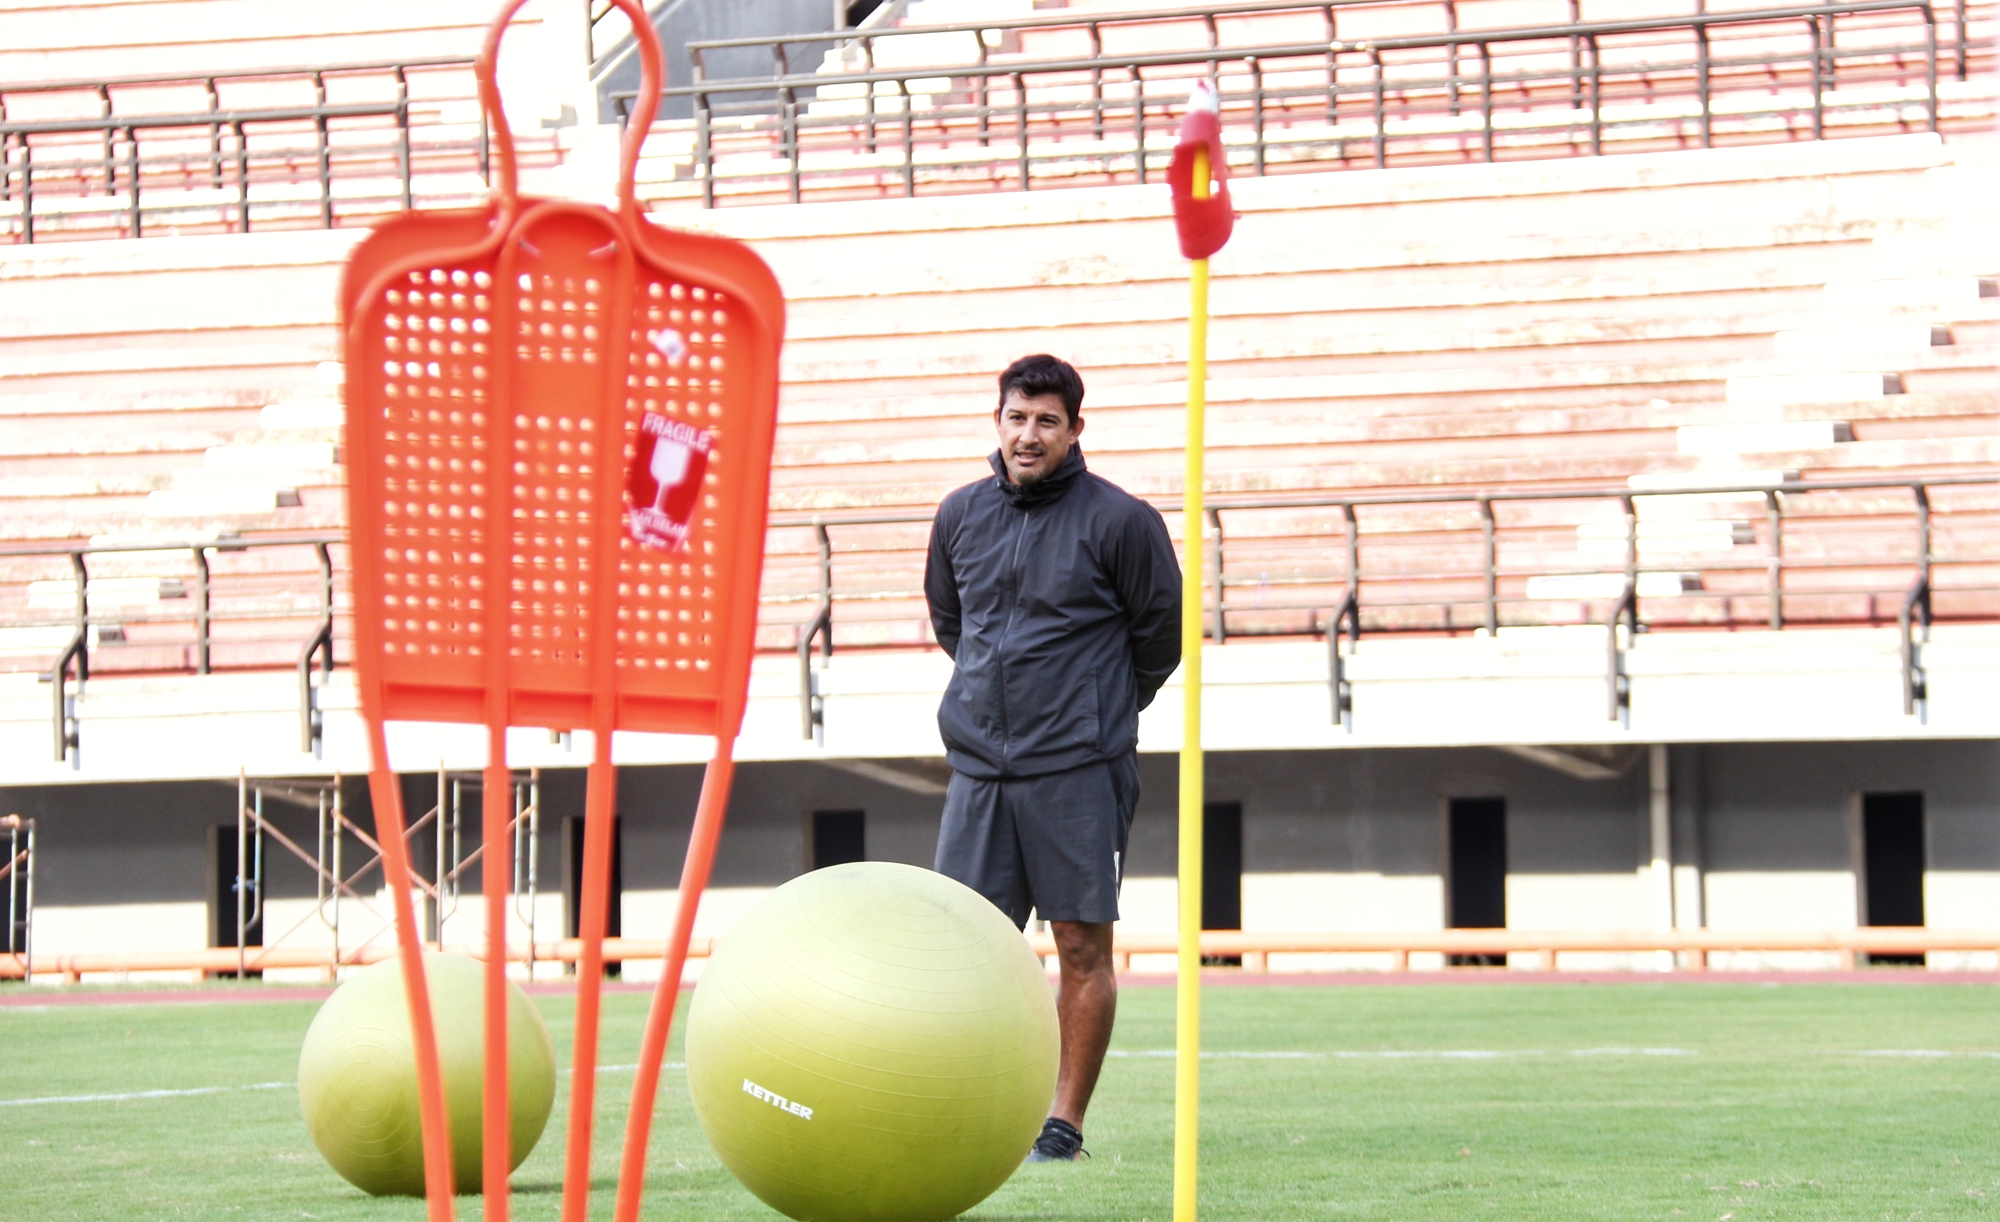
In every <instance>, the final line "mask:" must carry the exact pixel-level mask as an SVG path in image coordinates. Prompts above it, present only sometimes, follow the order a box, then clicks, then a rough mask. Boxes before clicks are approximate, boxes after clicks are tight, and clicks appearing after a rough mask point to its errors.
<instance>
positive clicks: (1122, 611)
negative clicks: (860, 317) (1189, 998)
mask: <svg viewBox="0 0 2000 1222" xmlns="http://www.w3.org/2000/svg"><path fill="white" fill-rule="evenodd" d="M1082 409H1083V379H1082V378H1081V377H1080V376H1078V374H1077V372H1076V370H1075V369H1074V368H1072V367H1071V366H1070V365H1069V364H1068V363H1066V362H1064V361H1060V360H1057V359H1056V358H1055V357H1052V356H1047V355H1037V356H1028V357H1022V358H1021V359H1020V360H1018V361H1015V362H1014V363H1013V364H1012V365H1009V366H1008V367H1007V371H1006V372H1005V373H1002V374H1001V375H1000V406H999V407H998V408H997V409H996V410H995V411H994V413H993V422H994V425H995V427H996V428H997V430H998V431H999V434H1000V448H999V449H998V450H997V451H995V452H994V453H993V454H992V455H991V456H990V457H989V458H988V460H987V461H988V462H989V463H990V464H991V466H992V468H993V477H992V478H991V479H984V480H981V481H979V482H978V483H976V484H968V485H966V486H965V487H963V488H960V489H958V490H957V491H955V492H953V493H952V494H951V495H949V496H947V497H945V499H944V503H943V504H941V505H939V506H938V514H937V521H936V522H935V524H933V526H932V527H931V545H930V559H929V563H928V564H927V565H926V568H925V572H924V593H925V596H926V598H927V599H928V600H929V602H930V612H931V623H932V625H933V626H934V627H935V628H936V629H937V638H938V644H940V645H942V646H943V647H944V651H945V652H946V653H947V654H950V655H951V658H952V661H953V662H955V663H956V664H957V669H956V670H955V672H954V673H953V675H952V678H951V684H950V686H949V687H947V688H946V689H945V695H944V703H943V704H942V705H941V706H940V707H939V709H938V729H939V730H940V731H941V732H942V734H943V736H944V745H945V755H946V758H947V759H948V760H950V762H951V767H952V777H951V783H950V786H949V787H948V789H947V790H946V795H945V802H944V822H943V826H942V828H941V829H940V831H939V835H938V851H937V868H938V871H939V872H940V873H943V874H947V875H949V876H951V877H952V878H955V879H957V880H959V881H960V882H962V883H964V884H966V885H967V886H969V887H971V888H972V889H973V890H975V891H978V892H979V893H980V894H982V895H984V896H986V898H988V899H990V900H992V901H993V903H994V904H995V905H997V906H998V907H999V908H1000V910H1001V911H1002V912H1005V913H1006V914H1007V915H1008V916H1009V917H1011V918H1012V919H1013V921H1014V923H1015V924H1016V925H1022V926H1025V925H1026V923H1027V920H1028V912H1029V910H1030V909H1033V910H1034V911H1036V912H1037V913H1039V914H1040V915H1041V917H1042V919H1044V920H1046V921H1048V922H1049V927H1050V930H1051V932H1052V933H1053V934H1054V935H1055V942H1056V951H1057V954H1058V956H1059V957H1060V959H1061V961H1062V985H1061V991H1060V993H1059V994H1058V995H1057V1000H1056V1014H1057V1017H1058V1019H1059V1020H1060V1023H1061V1027H1062V1064H1061V1068H1060V1070H1059V1071H1058V1073H1057V1077H1056V1098H1055V1107H1054V1108H1053V1110H1052V1112H1051V1114H1050V1116H1049V1118H1048V1121H1047V1122H1046V1123H1045V1124H1044V1125H1043V1126H1042V1132H1041V1136H1040V1137H1038V1138H1037V1139H1036V1141H1035V1148H1034V1151H1033V1153H1031V1154H1030V1155H1029V1160H1030V1161H1034V1162H1048V1161H1059V1160H1060V1161H1068V1160H1073V1159H1075V1158H1077V1157H1079V1156H1080V1155H1081V1154H1082V1153H1083V1114H1084V1110H1085V1109H1086V1108H1087V1107H1088V1106H1089V1104H1090V1095H1091V1091H1092V1090H1093V1089H1094V1088H1095V1087H1096V1085H1097V1074H1098V1070H1099V1069H1100V1068H1101V1067H1102V1066H1103V1064H1104V1050H1105V1047H1106V1046H1107V1045H1108V1044H1109V1043H1110V1042H1111V1024H1112V1020H1113V1018H1114V1016H1115V1014H1116V1012H1117V1008H1118V980H1117V977H1116V975H1115V974H1114V973H1113V970H1112V962H1111V923H1112V922H1113V921H1116V920H1117V919H1118V885H1119V882H1120V879H1121V877H1122V870H1123V865H1124V855H1125V843H1126V837H1127V834H1128V833H1129V832H1130V830H1131V827H1132V813H1133V810H1134V809H1135V808H1136V806H1137V804H1138V800H1139V757H1138V742H1139V710H1140V709H1143V708H1145V707H1146V706H1147V705H1148V704H1150V703H1151V702H1152V699H1153V695H1154V693H1156V692H1158V691H1159V689H1160V685H1161V684H1162V683H1164V682H1166V679H1167V676H1168V675H1170V674H1172V673H1173V670H1174V667H1175V666H1177V665H1179V662H1180V631H1181V619H1180V600H1181V573H1180V565H1179V563H1178V561H1176V560H1175V558H1174V549H1173V544H1172V542H1171V540H1169V539H1168V537H1167V527H1166V523H1164V522H1163V521H1161V519H1160V515H1159V512H1158V511H1157V510H1155V509H1154V508H1153V507H1152V506H1150V505H1148V504H1146V503H1145V502H1144V501H1141V500H1139V499H1138V498H1137V497H1134V496H1131V495H1130V494H1128V493H1126V492H1125V491H1123V490H1122V489H1120V488H1118V487H1117V486H1116V485H1114V484H1112V483H1109V482H1108V481H1106V480H1104V479H1101V478H1099V477H1098V476H1095V475H1092V474H1091V473H1090V472H1089V471H1088V470H1086V469H1085V467H1084V461H1083V451H1082V450H1081V449H1079V448H1078V447H1077V439H1078V438H1079V437H1081V436H1082V435H1083V415H1082Z"/></svg>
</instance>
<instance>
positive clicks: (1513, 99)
mask: <svg viewBox="0 0 2000 1222" xmlns="http://www.w3.org/2000/svg"><path fill="white" fill-rule="evenodd" d="M1332 11H1333V10H1332V9H1328V13H1329V17H1331V14H1332ZM975 28H976V27H975ZM982 45H983V43H982ZM1962 62H1963V61H1962V58H1961V63H1962ZM1953 66H1954V65H1953V64H1952V61H1951V59H1950V57H1949V56H1948V55H1947V54H1943V53H1941V51H1940V43H1939V37H1938V29H1937V17H1936V14H1935V12H1934V10H1933V7H1932V6H1931V5H1930V4H1929V3H1928V2H1927V0H1857V2H1854V3H1844V4H1827V5H1810V6H1797V7H1778V8H1769V9H1761V10H1755V11H1744V12H1731V13H1712V14H1698V15H1693V16H1686V17H1675V18H1649V19H1644V20H1632V21H1600V22H1576V23H1573V24H1567V25H1555V26H1541V27H1533V28H1516V29H1492V30H1474V31H1459V32H1453V33H1446V34H1428V35H1417V36H1410V37H1398V38H1380V39H1368V40H1358V41H1341V40H1339V39H1337V38H1336V39H1330V40H1328V41H1322V42H1311V43H1289V44H1274V45H1268V46H1252V47H1228V48H1222V49H1213V48H1197V49H1192V50H1185V51H1174V52H1160V53H1152V54H1138V55H1109V54H1104V55H1093V56H1086V57H1078V58H1067V59H1053V60H1035V61H1013V62H1002V63H974V64H971V65H965V66H946V67H929V66H927V67H920V68H905V69H897V70H893V71H872V70H870V71H854V72H837V73H823V74H800V73H790V74H785V75H774V76H770V77H762V78H742V79H733V80H724V81H703V82H697V83H695V84H693V85H688V86H681V87H676V88H672V89H668V90H666V91H665V92H666V94H667V95H669V96H674V97H683V96H685V97H690V98H692V99H693V100H694V107H695V146H694V154H693V157H694V173H695V175H696V176H697V177H698V178H699V179H700V180H701V183H702V199H703V202H704V204H706V205H707V206H710V207H713V206H715V205H716V204H717V203H718V202H722V201H727V200H729V199H733V198H736V197H739V196H740V197H741V198H742V199H744V200H745V201H749V200H757V201H763V200H766V199H770V198H784V199H787V200H791V201H794V202H796V201H799V200H801V199H803V198H806V196H807V194H808V193H809V192H818V193H821V194H822V195H824V196H825V197H828V198H835V197H852V196H854V195H857V194H860V195H872V194H885V193H887V194H901V195H905V196H914V195H917V194H918V193H919V192H920V190H936V191H954V190H957V191H963V190H990V189H994V188H996V187H1002V188H1004V187H1012V188H1015V189H1019V190H1029V189H1032V188H1033V187H1034V186H1035V185H1036V184H1037V183H1038V182H1040V183H1043V184H1045V185H1046V184H1050V183H1054V182H1059V181H1065V180H1068V181H1087V182H1113V181H1121V182H1122V181H1136V182H1142V183H1143V182H1146V181H1149V179H1151V178H1152V176H1153V175H1155V174H1157V173H1159V172H1161V171H1162V170H1163V169H1164V166H1165V164H1166V162H1167V159H1168V158H1169V157H1170V156H1171V153H1172V148H1171V145H1172V141H1173V131H1174V127H1175V124H1176V122H1177V120H1178V115H1179V111H1180V110H1181V108H1182V107H1183V106H1184V105H1185V101H1186V93H1187V89H1188V86H1189V84H1190V82H1191V80H1192V79H1193V78H1194V77H1197V76H1202V77H1209V78H1213V79H1214V80H1215V82H1216V84H1217V87H1218V89H1219V90H1220V92H1221V95H1222V105H1223V121H1224V140H1225V143H1226V144H1227V145H1228V146H1229V147H1230V149H1231V164H1232V166H1233V167H1237V168H1238V170H1239V172H1247V173H1252V174H1258V175H1262V174H1269V173H1278V172H1285V171H1288V170H1310V169H1328V168H1339V167H1343V166H1350V165H1354V166H1371V167H1380V166H1385V165H1389V164H1392V163H1395V164H1409V163H1423V162H1427V161H1428V162H1435V161H1461V160H1473V161H1482V160H1483V161H1493V160H1496V159H1503V158H1510V157H1512V158H1518V157H1525V156H1551V155H1565V156H1566V155H1572V154H1576V153H1583V152H1587V153H1591V154H1599V153H1603V152H1606V151H1607V149H1608V148H1609V147H1613V146H1615V147H1619V148H1625V149H1629V150H1633V151H1639V150H1646V149H1658V148H1679V147H1686V146H1691V145H1692V146H1699V147H1710V146H1712V145H1714V144H1717V143H1742V142H1756V141H1769V140H1773V139H1778V140H1787V139H1794V138H1798V137H1801V136H1808V135H1809V136H1810V137H1812V138H1815V139H1818V138H1823V137H1825V136H1827V135H1828V134H1829V131H1830V129H1838V128H1842V127H1849V128H1852V129H1853V130H1866V131H1880V130H1908V129H1910V128H1913V127H1914V128H1917V129H1921V130H1930V131H1935V130H1938V127H1939V121H1940V116H1939V101H1938V80H1939V75H1940V72H1941V70H1949V69H1951V68H1952V67H1953ZM630 96H631V95H629V94H619V95H614V97H615V98H617V99H620V101H621V105H629V98H630ZM767 98H774V99H775V101H769V100H766V99H767ZM773 162H775V163H776V164H775V165H774V164H773ZM725 185H727V186H728V187H729V188H730V189H729V190H727V191H724V190H721V189H720V188H721V187H723V186H725Z"/></svg>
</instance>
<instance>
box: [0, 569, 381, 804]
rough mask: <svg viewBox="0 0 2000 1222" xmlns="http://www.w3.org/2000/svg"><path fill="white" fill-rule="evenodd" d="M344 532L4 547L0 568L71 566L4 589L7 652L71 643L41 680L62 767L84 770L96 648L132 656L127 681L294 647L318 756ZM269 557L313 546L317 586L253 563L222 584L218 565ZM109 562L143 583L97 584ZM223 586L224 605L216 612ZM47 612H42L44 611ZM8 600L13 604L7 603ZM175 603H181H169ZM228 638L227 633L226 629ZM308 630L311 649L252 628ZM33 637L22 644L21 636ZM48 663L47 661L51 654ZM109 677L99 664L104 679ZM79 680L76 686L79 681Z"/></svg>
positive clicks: (309, 741) (305, 746)
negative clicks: (40, 638) (60, 639)
mask: <svg viewBox="0 0 2000 1222" xmlns="http://www.w3.org/2000/svg"><path fill="white" fill-rule="evenodd" d="M345 546H346V538H345V537H344V536H341V535H329V534H313V535H270V536H265V537H261V538H256V539H240V538H232V537H227V536H225V537H221V538H213V539H193V540H187V541H182V542H129V543H127V542H107V543H103V544H86V543H31V544H10V545H5V546H0V561H12V562H17V564H18V562H27V563H28V566H29V567H32V564H33V562H34V561H35V560H36V559H37V558H45V559H47V560H50V561H54V560H58V559H61V560H66V561H67V562H68V564H67V566H66V567H67V569H68V571H69V573H70V574H71V576H70V577H69V578H68V580H66V581H65V580H62V579H58V578H42V579H40V580H37V579H35V578H34V577H33V576H27V577H25V578H17V579H16V580H14V581H12V582H10V583H8V584H7V586H6V587H5V592H6V594H7V595H9V596H11V597H8V598H7V599H6V602H4V603H0V627H4V628H6V629H8V630H11V632H12V633H14V634H16V637H15V640H13V641H8V640H7V638H0V641H4V642H6V648H5V652H6V653H9V654H14V655H16V656H23V655H25V656H34V653H35V646H34V645H33V644H32V643H31V641H32V638H33V637H34V636H35V635H37V634H38V633H43V632H50V631H54V632H59V633H63V634H66V636H67V640H66V643H64V644H62V645H61V646H60V647H59V648H58V650H57V652H56V653H55V661H54V663H53V665H52V666H51V667H50V669H49V670H48V671H47V672H44V673H43V674H42V676H41V677H42V679H43V681H44V682H46V683H48V684H49V687H50V698H51V704H52V720H53V728H54V738H55V758H56V760H57V761H58V762H62V761H65V760H67V761H69V762H70V763H71V764H72V766H75V767H81V766H82V763H81V755H80V747H81V742H82V735H81V731H80V728H79V724H78V717H77V696H78V694H79V693H80V692H81V691H82V690H83V687H84V684H85V683H86V682H88V681H89V679H90V671H91V656H92V653H93V651H98V652H102V651H105V650H111V651H113V652H116V653H123V654H125V655H127V656H126V658H125V659H124V661H125V663H126V664H125V665H124V666H123V667H122V668H121V669H124V670H126V671H128V672H130V671H141V672H158V671H183V672H192V673H194V674H198V675H205V674H208V673H209V672H210V670H211V668H212V667H213V666H214V665H215V656H216V648H217V645H218V643H220V644H222V645H223V646H224V647H225V648H226V649H230V650H234V651H236V652H237V653H239V654H241V655H243V656H242V657H241V658H239V659H238V660H237V661H236V665H238V666H248V667H268V666H270V665H271V663H272V662H273V661H274V658H273V656H272V655H273V654H274V653H277V652H280V651H283V650H285V649H286V648H287V647H288V646H289V647H290V648H292V649H296V651H297V654H296V667H297V670H298V676H299V732H300V744H301V745H300V749H301V750H303V751H310V752H313V753H314V754H315V755H317V754H318V753H319V750H320V745H321V731H322V720H321V714H320V710H319V685H318V684H315V683H314V682H313V678H312V676H313V666H314V662H315V661H317V662H318V663H319V672H320V674H321V676H322V679H321V683H324V681H325V679H324V676H327V675H331V674H332V673H333V668H334V641H335V635H334V622H335V614H336V603H337V597H336V583H335V579H334V563H333V549H334V548H336V547H341V548H344V547H345ZM272 549H289V550H292V551H297V550H299V549H309V550H310V551H311V553H312V556H313V560H314V569H313V570H312V571H313V572H314V575H315V579H314V580H313V581H312V582H311V583H310V585H309V586H305V587H303V588H302V585H301V583H300V582H299V580H298V577H299V574H298V573H296V572H290V571H280V572H275V573H274V572H270V571H260V570H259V568H258V567H257V566H255V565H246V566H242V567H243V569H244V571H241V572H232V573H227V574H224V575H221V576H220V578H218V575H217V574H216V573H215V572H214V569H213V566H214V560H215V559H216V558H217V557H220V556H225V555H229V556H234V555H240V554H244V553H251V552H261V553H269V552H270V551H271V550H272ZM140 556H146V557H151V556H159V557H160V558H161V559H162V560H164V559H166V558H168V557H185V558H186V559H187V562H188V567H187V568H186V569H180V568H179V566H175V569H176V571H174V572H172V573H165V572H163V571H162V570H163V568H164V567H165V566H163V565H154V564H149V563H142V562H138V561H137V560H136V559H135V558H136V557H140ZM107 559H109V560H111V561H112V562H113V564H114V565H115V567H117V568H118V569H120V570H121V571H122V570H129V569H132V568H134V567H135V566H136V567H138V568H140V569H143V570H144V573H143V575H141V576H131V575H123V574H122V572H121V575H120V576H116V577H100V578H97V579H96V580H95V585H94V586H93V577H92V573H91V568H92V566H93V564H94V563H95V562H98V561H104V560H107ZM218 586H220V587H221V591H222V593H223V594H224V595H225V605H224V606H223V607H222V608H221V609H220V610H218V608H217V606H216V596H217V593H218ZM65 600H66V601H68V602H69V604H70V607H69V610H68V613H67V614H66V615H63V616H61V617H55V616H51V615H49V614H47V612H46V611H45V610H44V609H43V608H48V607H52V606H53V604H55V603H56V602H58V601H65ZM38 602H39V603H41V604H42V605H41V606H40V607H38V606H37V603H38ZM8 603H11V604H12V605H7V604H8ZM167 604H174V605H173V606H168V605H167ZM219 621H220V622H221V623H222V624H226V625H227V626H228V630H227V631H226V632H224V633H222V634H221V635H218V632H217V628H218V622H219ZM260 622H261V623H265V624H293V625H297V624H300V623H305V624H309V625H310V629H309V631H308V633H307V634H306V636H305V640H304V643H303V645H302V646H300V645H292V644H291V642H293V641H296V640H297V638H296V637H293V636H290V635H289V634H287V635H273V634H269V633H264V634H259V633H256V632H254V631H244V626H246V625H254V624H258V623H260ZM21 634H25V635H26V636H28V637H29V638H31V640H30V642H29V643H17V642H18V641H19V636H20V635H21ZM44 656H46V655H44ZM101 669H102V668H101V667H100V670H101ZM72 673H73V674H74V676H75V683H74V686H72V684H71V675H72Z"/></svg>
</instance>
